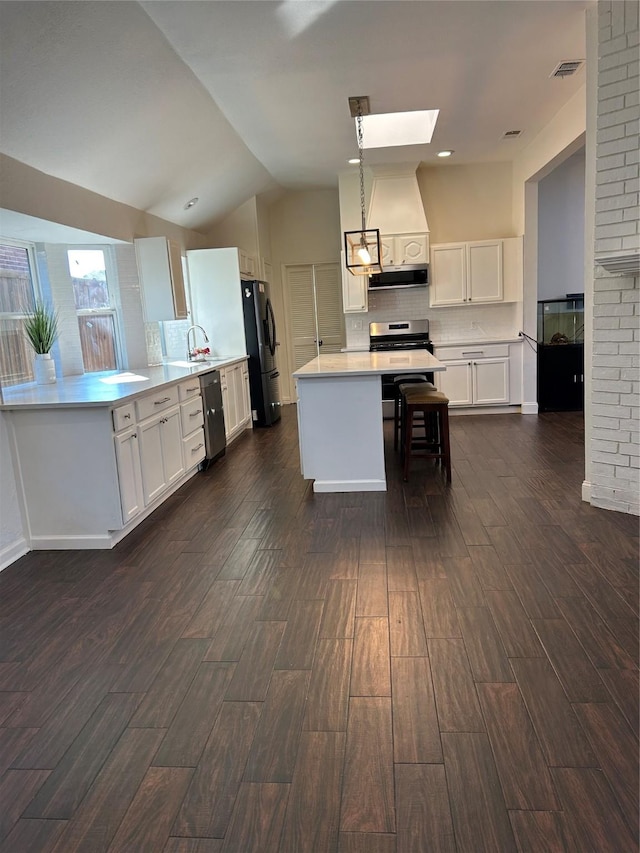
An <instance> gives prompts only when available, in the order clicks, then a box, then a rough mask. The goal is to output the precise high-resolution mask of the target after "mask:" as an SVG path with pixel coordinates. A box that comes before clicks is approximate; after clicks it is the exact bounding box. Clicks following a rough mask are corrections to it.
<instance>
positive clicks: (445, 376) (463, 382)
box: [435, 361, 473, 406]
mask: <svg viewBox="0 0 640 853" xmlns="http://www.w3.org/2000/svg"><path fill="white" fill-rule="evenodd" d="M443 364H446V365H447V369H446V370H445V371H444V372H442V373H436V374H435V382H436V385H437V387H438V390H439V391H442V392H444V393H445V394H446V395H447V397H448V398H449V405H451V406H470V405H471V404H472V402H473V396H472V393H473V389H472V381H471V362H470V361H445V362H443Z"/></svg>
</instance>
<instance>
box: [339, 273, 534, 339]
mask: <svg viewBox="0 0 640 853" xmlns="http://www.w3.org/2000/svg"><path fill="white" fill-rule="evenodd" d="M521 316H522V306H521V303H518V302H504V303H497V304H496V303H493V304H491V305H460V306H454V307H452V308H430V307H429V289H428V288H426V287H425V288H415V289H411V288H409V289H407V290H384V291H377V292H374V293H370V294H369V311H368V312H366V313H362V314H347V315H346V316H345V326H346V337H347V347H349V348H352V349H355V348H363V349H366V348H367V347H368V346H369V323H376V322H393V321H394V320H417V319H425V318H426V319H428V320H429V332H430V336H431V339H432V340H433V341H434V342H435V343H436V344H442V343H447V342H449V341H477V340H485V339H486V340H500V339H503V338H516V337H517V336H518V330H519V329H520V328H521V323H522V319H521Z"/></svg>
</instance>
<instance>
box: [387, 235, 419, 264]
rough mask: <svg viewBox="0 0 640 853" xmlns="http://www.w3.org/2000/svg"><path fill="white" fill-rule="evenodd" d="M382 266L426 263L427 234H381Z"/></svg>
mask: <svg viewBox="0 0 640 853" xmlns="http://www.w3.org/2000/svg"><path fill="white" fill-rule="evenodd" d="M380 247H381V250H382V266H383V268H384V267H395V266H403V265H406V264H426V263H427V262H428V260H429V235H428V234H381V235H380Z"/></svg>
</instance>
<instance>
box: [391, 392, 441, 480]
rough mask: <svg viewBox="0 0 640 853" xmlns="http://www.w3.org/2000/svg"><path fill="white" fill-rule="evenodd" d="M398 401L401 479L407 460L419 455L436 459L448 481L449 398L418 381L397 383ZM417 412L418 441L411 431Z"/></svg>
mask: <svg viewBox="0 0 640 853" xmlns="http://www.w3.org/2000/svg"><path fill="white" fill-rule="evenodd" d="M400 399H401V402H402V423H403V430H402V436H401V438H402V443H401V450H402V460H403V463H404V467H403V478H404V480H405V481H406V480H408V479H409V465H410V462H411V459H413V458H415V457H423V458H427V459H436V460H439V461H440V463H441V464H442V465H443V466H444V469H445V471H446V475H447V483H450V482H451V446H450V442H449V398H448V397H447V396H445V394H443V393H442V391H434V390H432V389H429V388H424V387H423V385H422V384H413V383H412V384H409V383H403V384H401V385H400ZM417 414H421V415H422V418H423V420H422V421H421V422H420V426H421V427H423V428H424V438H423V439H421V440H419V439H418V438H417V437H416V436H415V434H414V431H415V427H416V425H417V424H416V423H415V416H416V415H417Z"/></svg>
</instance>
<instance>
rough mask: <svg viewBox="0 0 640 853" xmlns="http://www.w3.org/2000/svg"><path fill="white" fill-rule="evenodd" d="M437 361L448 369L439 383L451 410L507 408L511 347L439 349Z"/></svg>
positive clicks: (491, 346)
mask: <svg viewBox="0 0 640 853" xmlns="http://www.w3.org/2000/svg"><path fill="white" fill-rule="evenodd" d="M436 358H437V359H439V360H440V361H442V362H443V364H446V365H447V369H446V370H445V371H444V373H439V374H438V376H437V379H436V382H437V385H438V388H439V389H440V390H441V391H443V392H444V393H445V394H446V395H447V397H448V398H449V405H450V406H500V405H508V404H509V403H510V402H511V400H510V393H509V372H510V371H509V345H508V344H504V345H503V344H497V345H495V344H494V345H487V346H480V347H473V346H469V347H442V348H441V347H438V348H437V349H436Z"/></svg>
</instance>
